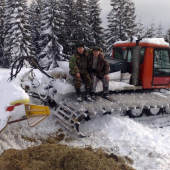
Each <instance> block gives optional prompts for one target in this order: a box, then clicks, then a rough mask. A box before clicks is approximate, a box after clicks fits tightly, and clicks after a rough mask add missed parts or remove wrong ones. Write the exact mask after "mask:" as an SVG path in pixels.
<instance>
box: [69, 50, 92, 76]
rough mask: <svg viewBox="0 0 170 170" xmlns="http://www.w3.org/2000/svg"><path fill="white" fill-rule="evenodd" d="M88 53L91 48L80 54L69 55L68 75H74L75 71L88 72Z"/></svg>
mask: <svg viewBox="0 0 170 170" xmlns="http://www.w3.org/2000/svg"><path fill="white" fill-rule="evenodd" d="M90 53H91V50H85V51H84V53H83V54H82V55H81V54H79V53H75V54H73V55H72V56H71V57H70V60H69V68H70V71H69V73H70V75H72V76H75V75H76V74H77V73H81V74H88V71H87V68H88V64H89V59H90Z"/></svg>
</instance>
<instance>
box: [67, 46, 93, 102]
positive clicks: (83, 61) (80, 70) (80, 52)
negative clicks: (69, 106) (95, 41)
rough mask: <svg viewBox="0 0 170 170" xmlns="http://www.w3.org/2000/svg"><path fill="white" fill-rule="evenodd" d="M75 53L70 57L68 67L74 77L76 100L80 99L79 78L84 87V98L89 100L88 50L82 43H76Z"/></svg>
mask: <svg viewBox="0 0 170 170" xmlns="http://www.w3.org/2000/svg"><path fill="white" fill-rule="evenodd" d="M76 49H77V51H76V53H75V54H73V55H72V56H71V57H70V60H69V67H70V71H69V73H70V75H72V76H73V77H74V83H75V89H76V93H77V101H82V99H81V94H80V87H81V79H82V81H83V82H84V83H85V87H86V99H87V100H90V101H91V95H90V93H91V78H90V75H89V73H88V71H87V68H88V62H89V56H90V55H89V53H90V52H91V51H90V50H85V49H84V44H82V43H79V44H77V45H76Z"/></svg>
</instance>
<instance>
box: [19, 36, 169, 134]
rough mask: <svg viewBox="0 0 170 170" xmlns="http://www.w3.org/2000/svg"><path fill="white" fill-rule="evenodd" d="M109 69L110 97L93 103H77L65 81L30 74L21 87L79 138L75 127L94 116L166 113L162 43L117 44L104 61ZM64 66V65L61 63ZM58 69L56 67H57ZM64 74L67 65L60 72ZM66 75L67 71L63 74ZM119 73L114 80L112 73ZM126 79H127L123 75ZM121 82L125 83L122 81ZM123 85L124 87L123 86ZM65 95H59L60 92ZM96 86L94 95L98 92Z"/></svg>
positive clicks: (166, 49)
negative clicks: (39, 78) (39, 100)
mask: <svg viewBox="0 0 170 170" xmlns="http://www.w3.org/2000/svg"><path fill="white" fill-rule="evenodd" d="M107 61H108V63H109V66H110V74H109V76H110V82H109V90H110V94H109V97H107V98H102V97H101V96H100V93H97V95H96V99H95V100H94V101H93V102H88V101H85V100H84V101H83V102H81V103H78V102H77V101H76V98H75V94H74V93H71V92H74V86H73V84H72V83H73V82H71V81H70V80H68V79H66V80H65V79H62V76H61V77H60V78H59V79H53V78H52V77H49V78H47V76H46V78H47V79H48V80H47V81H46V83H43V82H42V81H41V82H38V79H37V77H36V74H34V70H30V71H29V72H28V73H26V74H25V75H24V76H23V79H22V81H21V85H22V87H23V88H24V89H25V90H26V91H27V92H28V93H29V94H30V96H31V97H32V98H34V99H35V98H39V99H41V100H42V101H44V102H45V105H49V106H50V107H51V110H52V112H53V113H54V114H55V115H56V119H57V121H58V122H59V123H60V124H61V125H62V126H64V127H65V128H67V129H68V130H69V131H71V132H72V133H75V134H77V135H80V136H81V132H80V131H79V125H80V124H81V123H82V122H83V121H84V120H90V119H91V118H92V117H95V116H96V115H104V114H113V113H114V112H115V111H119V112H120V113H121V114H123V115H125V114H128V115H129V116H130V117H139V116H142V115H143V113H144V112H145V113H146V114H148V115H156V114H159V113H160V111H163V112H167V113H170V95H169V94H170V93H169V88H170V51H169V44H168V43H166V42H165V41H164V40H163V39H161V38H159V39H157V38H152V39H143V40H141V41H139V40H134V41H132V42H130V41H120V42H116V43H115V44H114V45H113V52H112V56H111V57H110V58H107ZM65 63H67V62H65ZM59 66H60V65H59ZM63 69H64V70H65V71H66V70H68V69H69V68H68V63H67V64H66V65H65V68H63ZM66 72H67V71H66ZM118 72H119V73H121V74H120V76H119V77H114V76H112V75H114V73H118ZM127 74H128V75H131V76H129V78H130V79H128V78H127V80H126V77H125V79H124V75H127ZM124 80H125V81H124ZM125 82H126V83H125ZM66 87H67V88H69V89H70V88H71V90H67V92H68V93H67V94H66V93H63V88H66ZM100 87H102V86H100V82H98V92H100V91H102V88H100Z"/></svg>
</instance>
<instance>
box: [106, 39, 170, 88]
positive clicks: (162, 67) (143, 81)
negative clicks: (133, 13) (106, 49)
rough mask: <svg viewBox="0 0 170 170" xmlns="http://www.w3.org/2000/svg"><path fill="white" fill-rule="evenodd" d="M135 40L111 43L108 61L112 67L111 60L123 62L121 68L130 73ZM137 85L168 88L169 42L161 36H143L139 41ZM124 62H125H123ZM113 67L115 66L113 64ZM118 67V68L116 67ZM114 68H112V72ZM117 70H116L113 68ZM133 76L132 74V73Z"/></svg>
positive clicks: (169, 71)
mask: <svg viewBox="0 0 170 170" xmlns="http://www.w3.org/2000/svg"><path fill="white" fill-rule="evenodd" d="M135 46H136V42H135V41H134V42H128V41H118V42H116V43H115V44H114V45H113V51H112V56H111V59H110V60H108V63H109V65H110V67H111V68H113V66H112V65H114V64H111V61H112V63H113V61H119V62H117V63H119V66H120V65H121V64H120V63H121V62H122V63H124V64H123V65H122V67H120V68H121V69H120V70H122V69H125V67H126V70H124V71H127V72H129V73H130V74H132V65H133V64H136V63H133V62H135V60H133V57H137V56H133V50H134V47H135ZM139 46H140V52H139V55H140V56H139V59H140V61H139V62H140V63H139V64H140V65H139V85H140V86H142V88H143V89H152V88H169V87H170V53H169V51H170V50H169V44H168V43H167V42H165V41H164V39H163V38H144V39H142V40H141V41H140V42H139ZM125 63H126V64H125ZM114 68H115V66H114ZM118 69H119V68H118ZM113 71H114V70H113V69H112V72H113ZM115 71H118V70H115ZM132 76H133V75H132Z"/></svg>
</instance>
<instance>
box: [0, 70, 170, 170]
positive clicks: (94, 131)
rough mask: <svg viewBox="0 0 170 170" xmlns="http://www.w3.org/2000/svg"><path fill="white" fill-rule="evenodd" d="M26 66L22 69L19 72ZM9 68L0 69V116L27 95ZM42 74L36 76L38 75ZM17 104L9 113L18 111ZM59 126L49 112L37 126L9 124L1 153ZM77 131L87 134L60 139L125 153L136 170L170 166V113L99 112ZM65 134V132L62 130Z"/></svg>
mask: <svg viewBox="0 0 170 170" xmlns="http://www.w3.org/2000/svg"><path fill="white" fill-rule="evenodd" d="M25 71H28V70H27V69H23V70H22V71H21V72H20V74H19V75H22V74H23V73H24V72H25ZM9 73H10V70H8V69H0V111H1V113H0V117H2V118H3V115H5V114H10V113H7V112H5V108H6V106H8V105H9V103H10V102H11V101H13V99H15V98H17V97H18V98H22V97H24V98H27V94H25V93H24V91H23V90H22V89H21V88H20V85H19V82H20V81H19V77H20V76H18V77H17V78H16V79H14V80H13V81H12V82H8V81H7V79H8V78H9ZM41 76H42V75H40V74H39V75H38V77H39V78H41ZM19 112H22V110H21V109H19V107H18V108H17V107H16V109H15V110H14V111H13V112H12V114H21V113H19ZM59 129H61V126H60V125H59V124H57V122H56V119H55V115H53V113H51V115H50V116H49V117H48V118H46V119H45V120H44V121H42V122H41V123H40V124H38V125H37V126H35V127H33V128H30V127H29V126H28V124H27V121H26V120H25V121H22V122H18V123H14V124H10V125H8V126H7V127H6V129H4V130H3V131H2V132H1V134H0V153H3V151H4V150H7V149H10V148H14V149H25V148H28V147H30V146H34V145H39V144H41V143H42V141H45V139H47V138H49V137H53V136H55V135H56V134H58V130H59ZM80 130H81V131H82V132H83V133H84V134H85V135H87V136H88V137H86V138H83V139H79V140H72V141H69V142H68V141H65V140H64V141H62V142H61V143H62V144H67V145H69V146H73V147H86V146H91V147H92V148H93V149H97V148H102V149H103V150H105V151H107V152H108V153H114V154H117V155H119V156H127V157H129V158H131V159H132V160H133V161H134V163H133V167H134V168H135V169H137V170H169V169H170V115H159V116H155V117H142V118H136V119H130V118H128V117H123V116H121V115H119V113H118V112H115V113H113V114H112V115H106V116H102V115H98V116H97V117H95V118H94V119H92V120H91V121H87V122H84V123H83V124H82V125H81V126H80ZM65 134H67V131H66V132H65Z"/></svg>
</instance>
